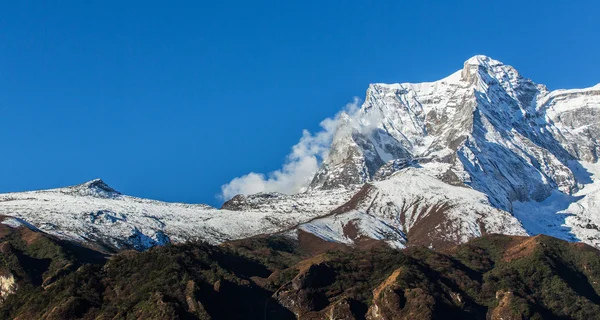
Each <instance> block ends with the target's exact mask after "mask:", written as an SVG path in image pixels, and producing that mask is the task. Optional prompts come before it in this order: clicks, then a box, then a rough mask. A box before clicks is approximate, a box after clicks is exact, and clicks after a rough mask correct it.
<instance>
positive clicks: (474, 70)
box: [461, 55, 517, 82]
mask: <svg viewBox="0 0 600 320" xmlns="http://www.w3.org/2000/svg"><path fill="white" fill-rule="evenodd" d="M509 71H512V72H513V73H515V74H517V72H516V70H514V68H512V67H511V66H507V65H505V64H504V63H502V62H500V61H498V60H494V59H492V58H490V57H488V56H484V55H476V56H473V57H471V58H469V59H468V60H467V61H465V63H464V66H463V69H462V72H461V79H462V80H464V81H467V82H472V81H473V79H474V78H475V77H477V74H478V73H480V72H482V74H488V75H490V76H492V77H498V76H499V77H501V75H503V74H506V73H507V72H509Z"/></svg>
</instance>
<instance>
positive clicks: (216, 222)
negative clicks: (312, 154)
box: [0, 56, 600, 252]
mask: <svg viewBox="0 0 600 320" xmlns="http://www.w3.org/2000/svg"><path fill="white" fill-rule="evenodd" d="M599 141H600V84H598V85H596V86H593V87H590V88H586V89H569V90H554V91H550V90H548V89H547V88H546V87H545V86H544V85H540V84H536V83H534V82H533V81H531V80H530V79H527V78H525V77H523V76H522V75H520V74H519V73H518V71H517V70H516V69H515V68H513V67H511V66H508V65H505V64H503V63H502V62H499V61H496V60H494V59H491V58H489V57H486V56H475V57H472V58H470V59H468V60H467V61H466V62H465V63H464V64H463V67H462V69H460V70H458V71H456V72H455V73H453V74H451V75H449V76H448V77H446V78H444V79H441V80H438V81H434V82H427V83H417V84H412V83H397V84H379V83H378V84H372V85H370V86H369V88H368V89H367V92H366V98H365V99H364V103H363V105H362V106H361V107H360V108H359V109H358V110H356V111H354V112H349V113H342V114H341V115H340V121H339V124H338V127H337V128H336V130H335V134H334V136H333V140H332V142H331V146H330V148H329V151H328V153H327V156H326V157H325V159H324V160H323V162H322V164H321V166H320V168H319V170H318V171H317V172H316V173H315V175H314V178H313V179H312V181H311V182H310V184H309V185H307V187H306V191H305V192H302V193H299V194H293V195H286V194H281V193H259V194H253V195H237V196H235V197H233V198H232V199H230V200H228V201H226V202H225V203H224V204H223V206H222V208H219V209H217V208H213V207H210V206H208V205H202V204H184V203H167V202H161V201H155V200H149V199H142V198H136V197H131V196H127V195H123V194H121V193H120V192H118V191H116V190H114V189H113V188H111V187H110V186H108V185H107V184H106V183H104V182H103V181H102V180H99V179H97V180H93V181H89V182H86V183H83V184H81V185H77V186H71V187H63V188H57V189H51V190H40V191H29V192H17V193H7V194H1V195H0V215H2V216H3V218H2V219H3V221H2V223H3V224H5V225H9V226H12V227H17V226H25V227H27V228H30V229H32V230H37V231H41V232H44V233H47V234H49V235H52V236H55V237H58V238H60V239H64V240H69V241H74V242H77V243H80V244H84V245H85V246H87V247H90V248H94V249H98V250H102V251H104V252H117V251H120V250H123V249H138V250H145V249H148V248H150V247H153V246H156V245H164V244H167V243H184V242H188V241H197V240H201V241H206V242H208V243H210V244H213V245H216V244H219V243H223V242H225V241H230V240H236V239H243V238H248V237H252V236H257V235H265V234H270V235H283V236H285V237H289V238H290V239H299V238H300V237H304V236H306V235H310V236H311V237H312V236H314V237H317V238H319V239H322V240H326V241H328V242H333V243H342V244H347V245H350V246H358V247H364V246H371V245H373V243H385V244H387V245H389V246H391V247H393V248H405V247H409V246H414V245H419V246H426V247H429V248H432V249H443V248H447V247H451V246H454V245H456V244H461V243H465V242H467V241H469V240H470V239H473V238H476V237H480V236H482V235H485V234H491V233H500V234H506V235H516V236H525V235H537V234H547V235H551V236H554V237H558V238H561V239H564V240H568V241H574V242H584V243H587V244H590V245H592V246H595V247H600V209H599V208H600V164H599V163H598V157H599V156H600V142H599Z"/></svg>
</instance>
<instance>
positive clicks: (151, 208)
mask: <svg viewBox="0 0 600 320" xmlns="http://www.w3.org/2000/svg"><path fill="white" fill-rule="evenodd" d="M351 196H352V193H351V192H350V191H347V190H338V191H335V192H322V191H319V192H312V193H305V194H301V195H295V196H287V195H275V194H269V195H255V196H253V197H258V198H260V197H264V198H266V199H271V201H266V202H265V201H263V202H262V203H257V204H255V205H254V206H252V207H251V208H248V210H245V211H232V210H218V209H216V208H213V207H210V206H207V205H203V204H199V205H196V204H185V203H168V202H162V201H156V200H149V199H142V198H136V197H130V196H126V195H123V194H121V193H119V192H117V191H115V190H114V189H112V188H111V187H109V186H108V185H106V184H105V183H104V182H103V181H102V180H99V179H96V180H93V181H90V182H87V183H84V184H81V185H77V186H72V187H66V188H58V189H51V190H41V191H29V192H16V193H7V194H1V195H0V215H4V216H10V217H14V218H17V219H14V218H6V217H5V218H4V222H3V223H6V224H12V225H18V224H26V225H31V226H33V227H35V228H37V229H39V230H41V231H44V232H47V233H49V234H52V235H55V236H58V237H60V238H64V239H69V240H73V241H76V242H80V243H84V244H88V245H92V246H96V247H100V248H103V249H108V250H118V249H123V248H136V249H146V248H149V247H151V246H154V245H161V244H165V243H169V242H175V243H177V242H185V241H190V240H203V241H207V242H210V243H213V244H216V243H220V242H223V241H226V240H233V239H239V238H245V237H250V236H254V235H257V234H261V233H273V232H278V231H281V230H284V229H287V228H290V227H294V226H296V225H298V224H299V223H302V222H304V221H306V220H307V219H310V218H313V217H315V216H318V215H320V214H321V213H322V212H328V211H330V210H332V209H334V208H336V207H338V206H340V205H341V204H342V203H344V201H346V200H348V199H349V198H350V197H351ZM251 198H252V197H251Z"/></svg>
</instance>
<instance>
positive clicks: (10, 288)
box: [0, 273, 17, 304]
mask: <svg viewBox="0 0 600 320" xmlns="http://www.w3.org/2000/svg"><path fill="white" fill-rule="evenodd" d="M16 290H17V283H16V281H15V277H14V276H13V275H12V273H7V274H6V275H0V304H2V302H3V301H4V300H5V299H6V298H7V297H8V296H9V295H11V294H13V293H15V291H16Z"/></svg>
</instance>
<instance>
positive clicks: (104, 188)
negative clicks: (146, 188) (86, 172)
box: [75, 179, 121, 194]
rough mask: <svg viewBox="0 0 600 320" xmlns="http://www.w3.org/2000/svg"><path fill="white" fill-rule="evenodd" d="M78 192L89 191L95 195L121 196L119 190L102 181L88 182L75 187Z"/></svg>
mask: <svg viewBox="0 0 600 320" xmlns="http://www.w3.org/2000/svg"><path fill="white" fill-rule="evenodd" d="M75 189H78V190H89V191H93V192H95V193H110V194H121V193H120V192H118V191H117V190H115V189H113V188H111V187H110V186H109V185H107V184H106V183H105V182H104V181H103V180H102V179H93V180H90V181H88V182H85V183H82V184H80V185H77V186H75Z"/></svg>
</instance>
